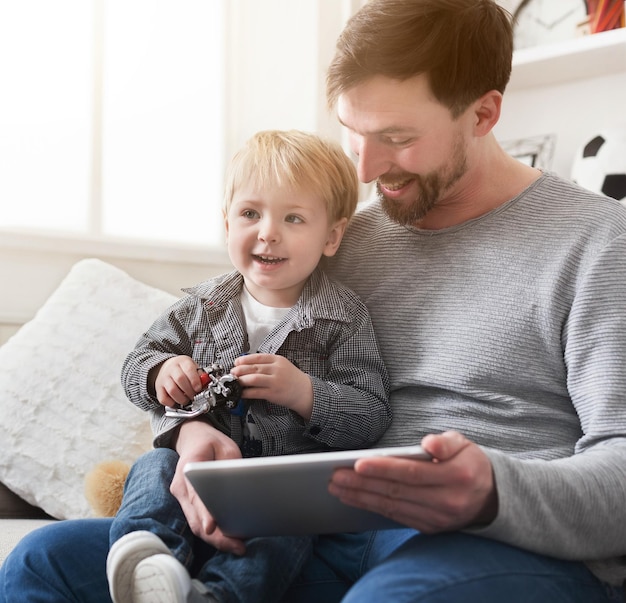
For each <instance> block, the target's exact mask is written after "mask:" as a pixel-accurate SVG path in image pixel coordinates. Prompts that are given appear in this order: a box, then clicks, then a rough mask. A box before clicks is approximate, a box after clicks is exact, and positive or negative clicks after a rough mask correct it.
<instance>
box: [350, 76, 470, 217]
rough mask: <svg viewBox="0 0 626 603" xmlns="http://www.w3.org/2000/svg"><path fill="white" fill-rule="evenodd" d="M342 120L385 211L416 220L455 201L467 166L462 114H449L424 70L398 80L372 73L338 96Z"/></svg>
mask: <svg viewBox="0 0 626 603" xmlns="http://www.w3.org/2000/svg"><path fill="white" fill-rule="evenodd" d="M338 113H339V119H340V121H341V122H342V123H343V124H344V125H345V126H346V127H347V128H348V130H349V132H350V145H351V148H352V150H353V152H354V153H355V155H356V156H357V158H358V164H357V169H358V173H359V178H360V179H361V181H363V182H372V181H374V180H375V181H376V189H377V192H378V195H379V197H380V199H381V201H382V205H383V208H384V209H385V211H386V213H387V214H388V215H389V217H390V218H391V219H392V220H394V221H396V222H398V223H400V224H403V225H413V226H419V225H420V223H421V221H422V220H423V218H424V217H425V216H426V215H427V214H429V213H431V212H433V211H439V210H440V209H442V208H443V206H445V205H451V204H454V201H455V197H456V195H457V194H458V192H457V190H456V189H458V188H459V187H458V186H455V185H458V183H459V181H460V180H461V179H462V177H463V176H464V175H465V173H466V172H467V170H468V158H467V149H466V137H465V132H466V131H468V130H467V126H468V117H467V115H466V114H463V115H461V116H460V117H459V118H457V119H453V118H452V116H451V114H450V111H449V110H448V109H447V108H446V107H444V106H443V105H441V104H440V103H439V102H437V101H436V100H435V98H434V97H433V96H432V93H431V92H430V88H429V86H428V83H427V80H426V78H425V77H424V76H417V77H415V78H411V79H410V80H406V81H404V82H399V81H398V80H392V79H390V78H386V77H383V76H376V77H374V78H372V79H370V80H367V81H366V82H364V83H362V84H359V85H357V86H355V87H354V88H351V89H350V90H348V91H346V92H345V93H344V94H342V95H341V96H340V97H339V101H338Z"/></svg>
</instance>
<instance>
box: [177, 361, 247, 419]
mask: <svg viewBox="0 0 626 603" xmlns="http://www.w3.org/2000/svg"><path fill="white" fill-rule="evenodd" d="M198 371H199V372H200V380H201V381H202V385H203V386H204V389H203V390H202V391H201V392H200V393H199V394H197V395H196V396H195V397H194V399H193V400H192V401H191V402H190V403H189V404H187V405H186V406H183V407H178V408H169V407H168V408H166V409H165V414H166V416H168V417H176V418H179V419H180V418H183V419H191V418H192V417H197V416H198V415H202V414H204V413H207V412H211V411H212V410H213V409H215V408H221V407H226V408H228V409H234V408H235V407H236V406H237V404H238V403H239V398H241V392H242V387H241V384H240V383H239V381H238V380H237V377H235V376H234V375H231V374H230V373H225V369H224V367H223V366H222V365H221V364H217V363H213V364H211V366H207V367H205V368H202V369H198Z"/></svg>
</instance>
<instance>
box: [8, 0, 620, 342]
mask: <svg viewBox="0 0 626 603" xmlns="http://www.w3.org/2000/svg"><path fill="white" fill-rule="evenodd" d="M362 1H363V0H297V2H294V0H262V1H259V0H228V3H227V4H228V7H229V11H230V13H231V14H230V17H231V21H230V23H231V24H232V25H231V28H230V29H231V31H230V32H229V36H230V37H229V40H230V42H229V44H230V51H231V60H230V62H229V65H228V66H227V73H228V74H229V75H230V77H231V81H230V85H229V87H228V90H226V91H225V93H226V102H227V116H226V122H227V127H226V128H225V129H226V132H227V137H226V140H225V143H224V146H225V153H226V155H227V156H230V155H232V153H233V152H234V151H235V149H236V148H238V147H239V146H240V145H241V143H242V142H243V141H244V140H245V139H246V138H248V137H249V136H250V135H251V134H252V133H254V132H255V131H257V130H259V129H263V128H300V129H305V130H312V131H318V132H320V133H321V134H324V135H326V136H331V137H335V138H337V139H341V129H340V127H339V125H338V124H337V122H336V120H335V118H334V117H333V116H331V115H329V114H328V113H327V111H326V104H325V100H324V79H325V70H326V66H327V65H328V62H329V61H330V57H331V56H332V54H333V52H334V46H335V40H336V37H337V35H338V33H339V32H340V30H341V28H342V27H343V24H344V22H345V20H346V19H347V18H348V16H349V15H350V14H351V12H352V11H353V10H354V9H356V8H357V7H358V6H359V5H360V4H361V3H362ZM622 48H623V47H622ZM216 93H220V91H216ZM625 98H626V72H620V73H614V74H612V75H607V76H602V77H599V78H591V79H587V80H579V81H572V82H569V83H566V84H559V85H553V86H544V87H538V88H528V89H518V90H513V91H511V92H507V94H506V95H505V102H504V107H503V115H502V119H501V122H500V124H499V125H498V127H497V129H496V134H497V136H498V137H499V138H500V139H501V140H507V139H513V138H519V137H528V136H534V135H540V134H546V133H554V134H556V135H557V143H556V153H555V158H554V164H553V168H554V169H555V170H556V171H557V172H559V173H562V174H563V175H565V176H567V175H568V174H569V168H570V164H571V160H572V156H573V153H574V150H575V149H576V148H577V146H578V145H579V144H580V142H581V141H582V140H583V139H584V138H586V137H588V136H589V135H590V134H593V133H594V132H595V131H596V130H597V129H598V128H600V127H601V126H603V125H605V124H612V123H615V122H617V121H622V122H623V121H624V108H623V107H624V99H625ZM0 208H1V200H0ZM82 257H100V258H101V259H104V260H106V261H111V262H112V263H114V264H116V265H118V266H120V267H121V268H123V269H126V270H128V271H129V272H130V273H131V274H132V275H133V276H135V277H136V278H138V279H140V280H143V281H145V282H147V283H149V284H153V285H155V286H159V287H161V288H164V289H166V290H169V291H172V292H176V291H178V290H179V289H180V287H181V286H184V285H188V284H190V283H194V282H197V281H199V280H202V279H203V278H206V277H208V276H211V275H212V274H217V273H219V272H223V271H224V270H226V269H228V268H229V262H228V260H227V258H226V256H225V255H224V250H223V249H218V250H215V251H214V252H208V251H207V250H206V249H204V250H199V249H195V250H194V249H191V250H184V249H180V248H167V247H164V246H159V247H154V246H153V247H149V246H130V245H127V244H125V245H116V244H115V243H106V244H105V243H102V242H91V241H79V240H76V239H60V240H58V239H57V240H55V239H46V238H42V237H36V236H18V235H10V234H3V233H0V283H2V285H1V287H2V288H1V291H2V293H1V294H0V325H1V324H2V323H3V322H19V321H21V320H25V319H28V318H29V317H31V316H32V315H33V314H34V312H35V310H36V309H37V308H38V307H39V306H40V305H41V303H43V301H44V300H45V299H46V297H47V296H48V295H49V294H50V293H51V291H52V290H53V289H54V288H55V287H56V285H57V284H58V283H59V282H60V280H61V279H62V278H63V276H64V275H65V274H66V273H67V271H68V270H69V267H70V266H71V265H72V263H73V262H75V261H76V260H78V259H80V258H82ZM0 329H1V327H0ZM0 337H1V335H0ZM0 341H1V339H0Z"/></svg>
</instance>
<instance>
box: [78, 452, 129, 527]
mask: <svg viewBox="0 0 626 603" xmlns="http://www.w3.org/2000/svg"><path fill="white" fill-rule="evenodd" d="M129 471H130V465H129V464H128V463H124V462H122V461H105V462H102V463H98V464H97V465H96V466H95V467H94V468H93V469H92V470H91V471H90V472H89V473H87V475H86V476H85V498H86V499H87V502H88V503H89V505H90V506H91V508H92V510H93V512H94V514H95V515H96V516H97V517H113V516H114V515H115V514H116V513H117V510H118V509H119V508H120V505H121V504H122V495H123V494H124V483H125V482H126V476H127V475H128V472H129Z"/></svg>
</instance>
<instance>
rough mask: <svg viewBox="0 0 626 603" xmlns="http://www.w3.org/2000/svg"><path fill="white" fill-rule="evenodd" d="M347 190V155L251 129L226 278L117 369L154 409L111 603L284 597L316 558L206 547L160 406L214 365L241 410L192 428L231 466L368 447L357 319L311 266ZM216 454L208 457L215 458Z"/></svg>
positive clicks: (199, 289)
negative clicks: (214, 437) (181, 493)
mask: <svg viewBox="0 0 626 603" xmlns="http://www.w3.org/2000/svg"><path fill="white" fill-rule="evenodd" d="M357 189H358V181H357V176H356V171H355V168H354V166H353V164H352V162H351V161H350V159H349V158H348V157H347V156H346V155H345V153H344V152H343V150H342V149H341V147H339V146H338V145H335V144H333V143H330V142H326V141H323V140H322V139H320V138H318V137H317V136H314V135H311V134H306V133H303V132H299V131H288V132H281V131H267V132H260V133H258V134H256V135H255V136H253V137H252V138H251V139H250V140H249V141H248V142H247V144H246V145H245V146H244V147H243V149H241V150H240V151H239V152H238V153H237V154H236V155H235V157H234V158H233V160H232V162H231V164H230V166H229V169H228V172H227V179H226V191H225V204H224V220H225V227H226V233H227V246H228V253H229V256H230V259H231V261H232V263H233V265H234V267H235V271H233V272H231V273H229V274H226V275H222V276H220V277H217V278H214V279H211V280H209V281H207V282H204V283H201V284H200V285H198V286H196V287H194V288H192V289H188V290H186V292H187V293H188V296H187V297H185V298H183V299H181V300H180V301H178V302H177V303H175V304H174V305H173V306H172V307H171V308H170V309H169V310H168V311H167V312H166V313H165V314H164V315H163V316H161V317H160V318H159V319H157V321H156V322H155V323H154V324H153V325H152V327H151V328H150V329H149V331H148V332H147V333H146V334H145V335H143V336H142V337H141V339H140V340H139V342H138V344H137V346H136V348H135V350H134V351H133V352H131V353H130V354H129V356H128V357H127V359H126V361H125V363H124V366H123V369H122V382H123V385H124V388H125V391H126V393H127V395H128V397H129V399H130V400H131V401H132V402H133V403H134V404H136V405H137V406H139V407H141V408H143V409H145V410H149V411H151V412H152V415H153V417H152V419H153V428H154V432H155V447H156V448H155V449H154V450H152V451H151V452H149V453H147V454H146V455H144V456H143V457H142V458H141V459H139V460H138V461H137V463H136V464H135V465H134V467H133V468H132V469H131V472H130V474H129V477H128V480H127V483H126V487H125V493H124V500H123V502H122V506H121V508H120V510H119V512H118V514H117V516H116V518H115V520H114V522H113V525H112V528H111V536H110V541H111V544H112V548H111V550H110V553H109V557H108V560H107V576H108V580H109V586H110V591H111V596H112V598H113V600H114V601H116V602H119V601H124V602H125V603H127V602H129V601H136V602H138V601H157V600H158V601H168V602H169V601H205V602H206V601H222V602H227V601H251V602H252V601H254V602H258V601H278V600H280V598H281V596H282V595H283V594H284V592H285V591H286V590H287V588H288V587H289V585H290V584H291V582H292V581H293V580H294V579H295V577H296V576H297V575H298V573H299V571H300V569H301V567H302V565H303V564H304V562H305V561H306V560H307V558H308V557H309V555H310V552H311V548H312V540H313V538H312V537H274V538H255V539H251V540H249V541H247V542H246V544H245V546H246V554H245V555H233V554H230V553H226V552H222V551H220V550H218V549H217V548H216V547H215V546H210V545H209V544H208V542H209V541H211V543H212V544H215V543H219V538H218V536H219V526H217V529H216V526H214V525H212V526H209V528H208V529H206V530H205V531H204V532H202V534H203V536H204V537H203V538H198V537H197V536H194V533H196V534H198V533H199V532H198V530H197V529H194V531H193V532H192V529H193V527H190V523H189V521H188V517H186V516H185V514H184V512H183V510H182V509H181V506H180V504H179V503H178V500H177V499H176V498H175V497H174V496H173V495H172V494H171V492H170V484H172V480H173V479H174V475H175V473H176V470H177V467H178V465H179V464H180V463H179V458H181V459H182V457H179V455H178V454H177V452H176V451H175V450H179V445H180V444H181V442H180V440H182V439H183V438H184V437H185V435H184V430H183V429H181V423H183V422H184V421H185V418H184V417H180V416H178V417H172V416H168V414H167V413H166V408H167V407H180V406H184V405H186V404H187V403H188V402H189V401H190V400H191V399H192V398H193V396H194V395H195V394H197V393H198V392H199V391H200V390H201V389H202V384H201V381H200V375H199V369H200V368H201V367H205V366H208V365H209V366H210V365H212V364H213V363H219V364H220V365H222V366H223V367H224V368H225V369H226V370H228V371H229V372H230V373H232V374H233V375H234V376H235V377H237V379H238V380H239V383H240V385H241V386H242V387H243V398H244V401H243V402H244V404H243V409H241V404H240V406H239V407H238V408H237V409H235V410H229V409H228V408H226V407H216V408H215V409H214V410H212V411H211V412H209V413H207V414H203V415H201V416H199V417H195V418H194V419H190V420H193V421H206V422H209V423H210V424H212V425H213V426H214V427H216V428H217V429H218V430H219V432H222V433H223V434H227V435H228V436H229V437H230V438H231V439H232V441H233V442H234V443H235V444H236V447H235V446H233V447H232V449H231V450H230V452H228V453H227V455H226V456H231V457H239V456H267V455H277V454H292V453H301V452H311V451H327V450H333V449H342V448H363V447H367V446H370V445H371V444H373V443H375V442H376V441H377V440H378V439H379V438H380V437H381V435H382V434H383V433H384V431H385V430H386V428H387V427H388V425H389V423H390V420H391V410H390V407H389V403H388V400H387V394H388V376H387V373H386V370H385V367H384V365H383V362H382V359H381V357H380V354H379V349H378V345H377V342H376V339H375V336H374V331H373V328H372V324H371V321H370V318H369V315H368V313H367V310H366V308H365V306H364V304H363V303H362V302H361V301H360V300H359V299H358V298H357V297H356V295H354V293H352V292H351V291H350V290H348V289H346V288H345V287H343V286H341V285H339V284H338V283H335V282H332V281H330V280H329V279H328V277H327V276H326V275H325V274H324V273H323V272H322V271H321V270H320V269H319V268H318V263H319V261H320V259H321V258H322V256H332V255H334V254H335V252H336V250H337V248H338V247H339V244H340V242H341V239H342V236H343V233H344V230H345V227H346V224H347V222H348V220H349V219H350V217H351V216H352V214H353V213H354V210H355V208H356V203H357V194H358V193H357ZM187 426H188V425H187ZM220 435H221V434H220ZM183 443H184V442H183ZM213 445H214V444H213V443H212V442H210V443H207V447H208V448H209V452H208V453H207V455H206V458H216V457H218V456H220V457H221V458H224V453H221V454H220V453H218V451H217V450H211V447H212V446H213ZM216 445H217V444H216ZM181 462H182V460H181ZM178 471H180V468H179V467H178ZM172 491H175V488H174V487H172ZM250 504H251V505H253V504H254V501H250ZM212 530H215V531H214V533H213V534H211V532H212ZM206 534H210V535H209V536H208V537H207V536H206ZM270 568H271V571H270ZM190 576H193V577H194V578H195V579H194V580H193V582H192V581H191V579H190ZM159 597H160V598H159Z"/></svg>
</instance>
